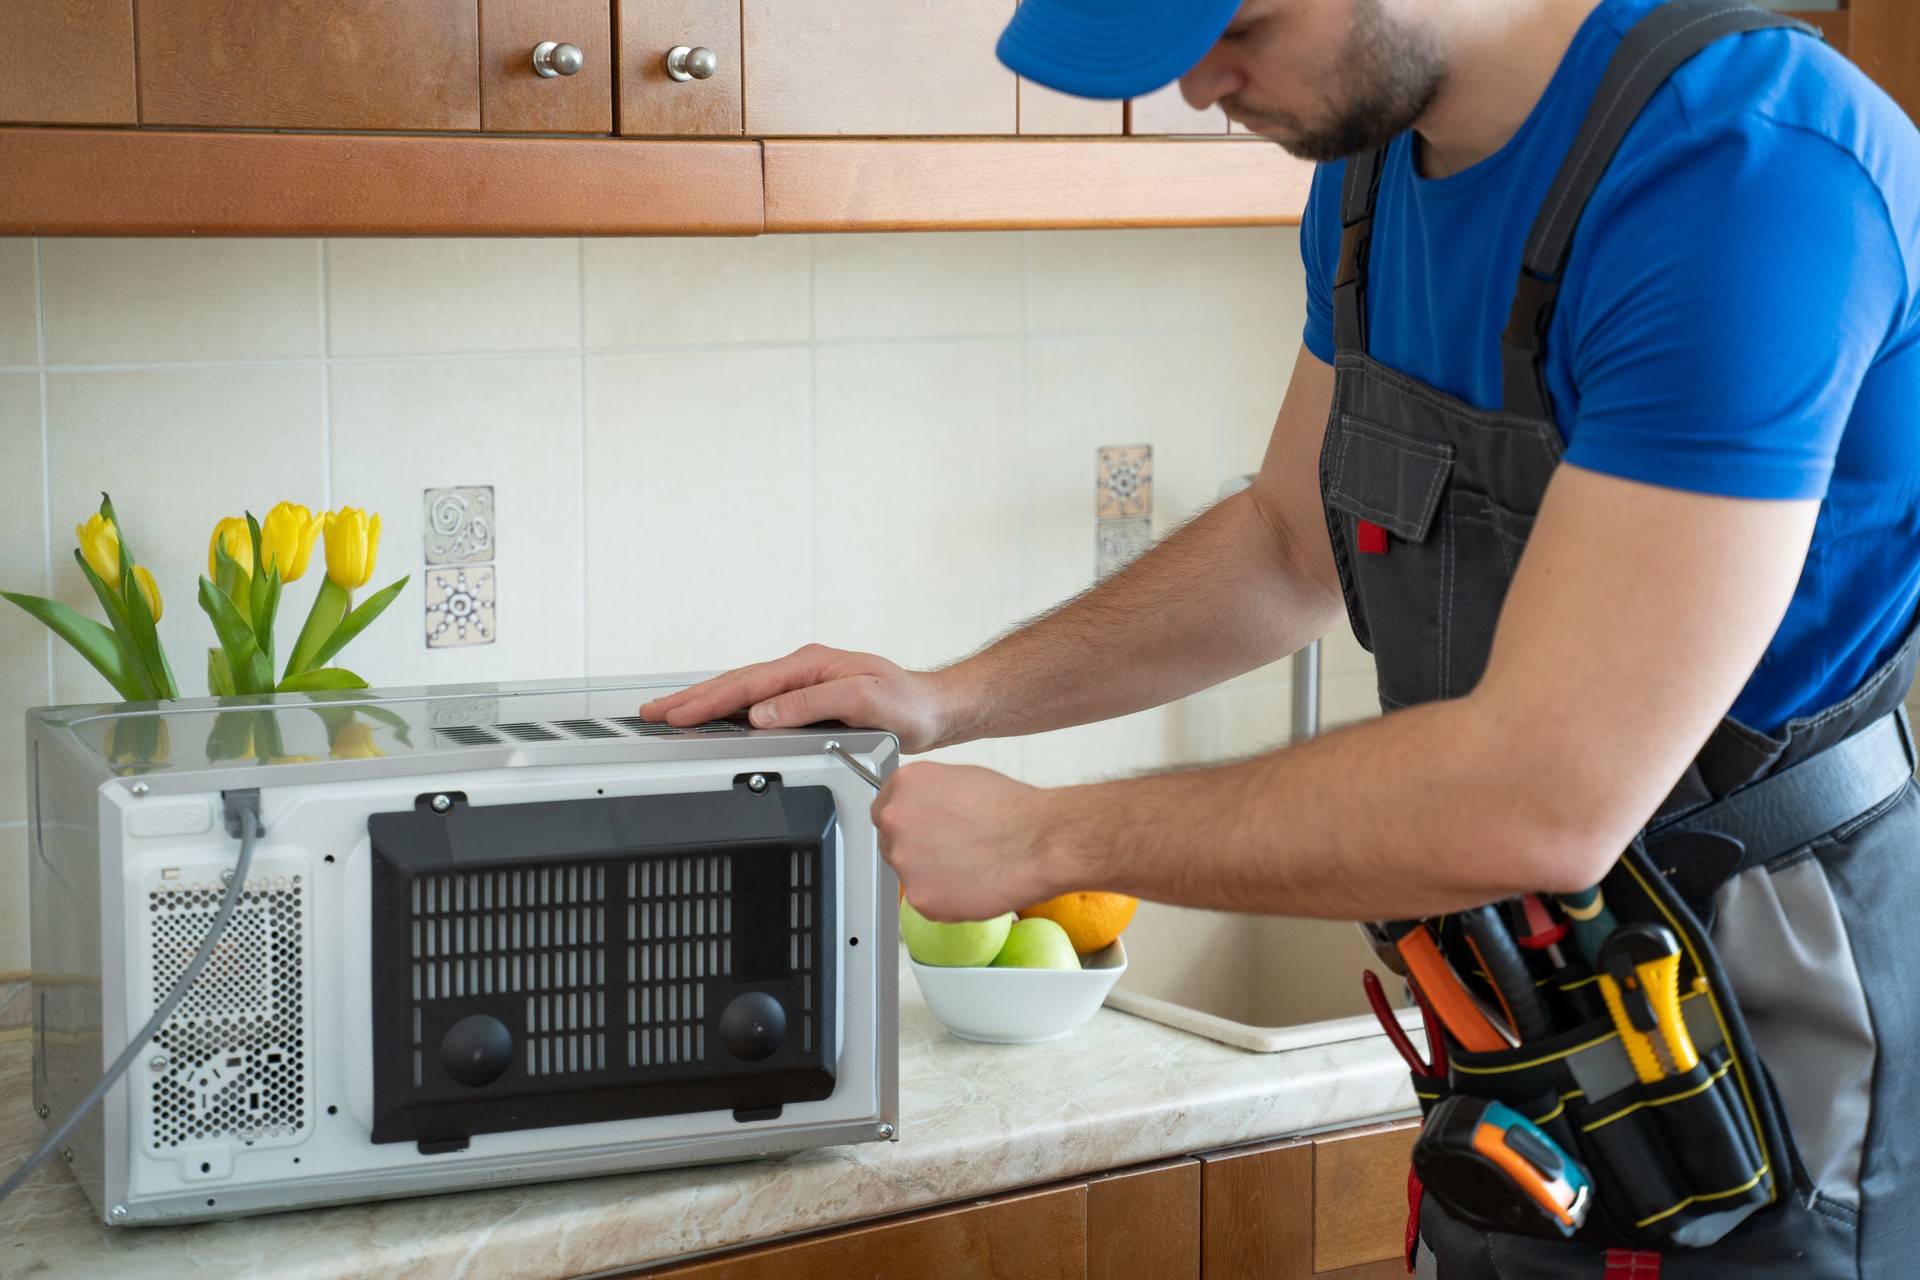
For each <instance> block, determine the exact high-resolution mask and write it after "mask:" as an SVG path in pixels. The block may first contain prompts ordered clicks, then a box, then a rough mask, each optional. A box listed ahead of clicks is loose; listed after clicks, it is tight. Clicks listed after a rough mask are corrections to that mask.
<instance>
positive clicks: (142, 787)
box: [131, 782, 149, 796]
mask: <svg viewBox="0 0 1920 1280" xmlns="http://www.w3.org/2000/svg"><path fill="white" fill-rule="evenodd" d="M131 790H132V791H133V794H134V795H136V796H143V795H145V794H147V791H148V790H149V788H148V787H147V784H146V783H144V782H136V783H134V784H133V786H132V788H131Z"/></svg>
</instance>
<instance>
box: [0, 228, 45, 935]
mask: <svg viewBox="0 0 1920 1280" xmlns="http://www.w3.org/2000/svg"><path fill="white" fill-rule="evenodd" d="M0 243H4V242H0ZM0 440H4V441H5V465H4V466H0V587H5V588H6V589H7V590H9V591H23V592H25V593H26V594H28V595H34V596H44V595H46V594H47V516H46V506H45V502H44V500H43V497H42V494H41V482H42V468H41V461H42V460H41V456H40V375H39V374H36V373H0ZM47 663H48V656H47V629H46V628H45V627H43V626H41V625H40V624H39V623H38V622H36V621H34V620H33V619H32V618H31V617H29V616H28V615H26V614H25V613H22V612H21V611H20V610H19V609H16V608H14V607H13V606H12V605H11V604H8V603H6V602H5V601H0V823H7V822H19V821H22V820H23V819H25V817H26V816H27V802H26V758H25V754H24V746H23V743H22V730H21V727H20V726H21V715H22V713H23V712H24V711H25V710H26V709H27V708H28V707H35V706H41V705H43V704H44V703H45V702H46V700H47ZM5 890H6V881H5V879H4V877H0V895H3V894H4V893H5ZM5 972H7V964H6V961H5V959H4V958H3V957H0V973H5Z"/></svg>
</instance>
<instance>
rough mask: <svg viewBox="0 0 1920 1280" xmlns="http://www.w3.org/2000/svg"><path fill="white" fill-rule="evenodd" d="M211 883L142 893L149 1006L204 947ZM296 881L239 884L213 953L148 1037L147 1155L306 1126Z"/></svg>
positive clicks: (218, 891) (213, 899)
mask: <svg viewBox="0 0 1920 1280" xmlns="http://www.w3.org/2000/svg"><path fill="white" fill-rule="evenodd" d="M224 892H225V887H224V886H222V885H218V884H214V885H190V886H186V887H178V886H170V887H168V888H165V889H158V890H155V891H154V892H152V893H151V894H149V895H148V903H147V912H148V916H147V918H148V923H149V925H150V930H149V933H148V937H149V939H150V940H151V944H152V959H153V992H152V996H153V1001H154V1004H155V1006H156V1007H157V1006H158V1005H159V1003H160V1002H161V1001H163V1000H165V999H166V998H167V996H168V994H169V993H171V992H172V990H173V987H174V984H175V983H177V982H178V981H179V979H180V975H181V974H182V973H184V972H185V971H186V967H187V964H188V963H189V962H190V961H191V960H192V959H193V956H194V953H195V952H196V951H198V950H199V948H200V944H201V943H202V942H204V941H205V940H206V936H207V928H208V926H209V925H211V924H212V923H213V918H214V916H215V914H216V913H217V912H218V910H219V906H220V899H221V897H222V895H223V894H224ZM304 914H305V904H304V899H303V892H302V887H301V884H300V878H299V877H298V876H294V877H292V878H291V879H288V878H286V877H281V878H278V879H273V880H266V879H257V880H249V881H247V883H246V885H245V886H244V887H243V888H242V891H241V894H240V901H239V902H238V903H237V904H236V906H235V908H234V913H233V917H232V919H230V920H229V921H228V922H227V928H226V931H225V933H224V934H222V936H221V938H220V940H219V941H218V942H217V943H215V945H214V950H213V956H212V958H211V959H209V960H208V961H207V967H206V968H205V969H203V970H201V973H200V976H199V978H198V979H196V980H195V981H194V984H193V987H192V989H191V990H189V991H188V992H187V996H186V998H185V999H184V1000H182V1001H181V1002H180V1007H179V1008H177V1009H176V1010H174V1013H173V1016H172V1017H171V1018H169V1019H167V1023H166V1025H165V1026H164V1027H162V1028H161V1029H160V1032H159V1034H158V1035H156V1036H155V1037H154V1038H153V1045H154V1050H155V1053H154V1055H150V1056H163V1057H164V1058H165V1059H166V1065H165V1067H164V1068H161V1069H159V1071H158V1074H157V1078H156V1079H155V1080H154V1082H153V1086H152V1093H151V1099H152V1110H151V1113H150V1116H149V1119H150V1122H151V1130H152V1134H151V1138H150V1139H149V1141H150V1142H151V1145H152V1147H153V1149H155V1150H164V1149H168V1148H173V1147H179V1146H183V1145H187V1144H192V1143H200V1142H208V1141H215V1140H219V1139H231V1140H235V1141H239V1142H243V1143H245V1144H246V1145H248V1146H252V1145H253V1144H254V1143H256V1142H259V1141H262V1140H265V1139H272V1138H291V1137H293V1136H295V1135H296V1134H298V1133H300V1132H302V1131H303V1130H304V1129H305V1128H306V1120H307V1110H308V1106H309V1103H308V1097H307V1079H306V1044H305V1042H304V1040H303V1038H302V1035H301V1020H302V1009H303V1007H304V1005H303V1000H302V965H303V957H302V954H301V942H300V933H301V927H302V920H303V917H304Z"/></svg>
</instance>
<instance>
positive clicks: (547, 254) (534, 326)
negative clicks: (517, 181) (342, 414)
mask: <svg viewBox="0 0 1920 1280" xmlns="http://www.w3.org/2000/svg"><path fill="white" fill-rule="evenodd" d="M327 337H328V342H329V344H330V345H329V348H328V349H329V351H330V352H331V353H332V354H333V355H336V356H414V355H446V354H453V353H457V352H470V351H556V350H559V351H565V350H572V349H574V348H577V347H578V346H579V345H580V242H579V241H578V240H514V239H507V240H481V239H467V240H454V239H431V240H329V241H327Z"/></svg>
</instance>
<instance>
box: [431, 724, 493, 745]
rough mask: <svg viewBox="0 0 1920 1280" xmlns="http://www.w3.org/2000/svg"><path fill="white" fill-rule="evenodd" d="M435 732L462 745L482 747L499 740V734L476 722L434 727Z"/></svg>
mask: <svg viewBox="0 0 1920 1280" xmlns="http://www.w3.org/2000/svg"><path fill="white" fill-rule="evenodd" d="M434 732H435V733H437V734H439V735H440V736H441V737H443V738H446V739H448V740H449V741H452V742H457V743H459V744H460V745H461V746H463V747H484V746H489V745H491V744H493V743H496V742H499V741H500V740H501V739H500V735H499V734H497V733H494V732H493V731H492V730H490V729H483V728H481V727H480V726H479V725H477V724H457V725H452V726H450V727H448V728H445V729H435V730H434Z"/></svg>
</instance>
